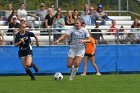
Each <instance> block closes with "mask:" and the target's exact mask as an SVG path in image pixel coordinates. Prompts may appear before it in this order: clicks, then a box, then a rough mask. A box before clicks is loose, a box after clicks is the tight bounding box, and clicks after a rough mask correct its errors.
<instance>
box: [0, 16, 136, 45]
mask: <svg viewBox="0 0 140 93" xmlns="http://www.w3.org/2000/svg"><path fill="white" fill-rule="evenodd" d="M109 18H111V19H113V20H116V27H117V28H120V26H123V27H124V29H127V30H125V31H126V32H129V31H130V28H131V25H132V24H133V20H132V19H131V16H109ZM33 20H35V19H34V18H33V17H30V16H28V21H33ZM34 25H35V27H38V26H39V25H41V22H40V21H34ZM110 26H111V21H106V25H105V26H99V28H100V29H101V30H102V32H103V34H104V39H105V40H115V36H114V35H108V34H106V32H108V30H109V28H110ZM40 27H41V26H40ZM70 27H72V26H65V29H69V28H70ZM86 28H87V29H89V30H91V29H94V28H95V26H86ZM0 29H1V32H2V33H3V35H4V41H12V40H13V37H12V36H6V33H7V30H8V26H7V25H6V22H4V21H0ZM40 29H41V28H40ZM32 32H33V33H35V34H36V35H38V36H39V35H40V34H41V32H40V30H32ZM39 40H40V41H43V42H44V41H49V36H41V35H40V36H39ZM51 40H53V37H52V36H51ZM43 44H44V43H43Z"/></svg>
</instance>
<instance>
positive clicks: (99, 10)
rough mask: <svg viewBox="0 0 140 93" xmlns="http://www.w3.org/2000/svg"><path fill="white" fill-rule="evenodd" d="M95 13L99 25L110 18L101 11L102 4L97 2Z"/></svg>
mask: <svg viewBox="0 0 140 93" xmlns="http://www.w3.org/2000/svg"><path fill="white" fill-rule="evenodd" d="M96 14H97V16H98V20H100V21H101V22H100V25H105V21H110V20H111V19H110V18H109V17H108V16H107V14H106V13H105V12H104V11H103V6H102V5H101V4H99V5H98V6H97V11H96Z"/></svg>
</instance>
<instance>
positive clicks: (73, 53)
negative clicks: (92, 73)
mask: <svg viewBox="0 0 140 93" xmlns="http://www.w3.org/2000/svg"><path fill="white" fill-rule="evenodd" d="M84 54H85V48H79V49H78V48H70V49H69V53H68V56H69V57H72V58H75V56H81V57H83V56H84Z"/></svg>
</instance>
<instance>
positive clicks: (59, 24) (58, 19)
mask: <svg viewBox="0 0 140 93" xmlns="http://www.w3.org/2000/svg"><path fill="white" fill-rule="evenodd" d="M64 25H65V21H64V19H63V18H62V15H61V14H60V13H56V15H55V18H54V20H53V27H54V28H64ZM61 31H62V30H54V32H55V33H54V41H55V40H57V39H58V38H59V37H60V36H61V34H56V33H58V32H61Z"/></svg>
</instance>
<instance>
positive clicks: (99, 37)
mask: <svg viewBox="0 0 140 93" xmlns="http://www.w3.org/2000/svg"><path fill="white" fill-rule="evenodd" d="M95 25H96V27H95V28H96V29H92V30H91V37H93V38H94V39H95V42H96V44H99V43H100V40H101V38H102V41H103V40H104V37H103V34H102V33H101V32H102V31H101V30H100V29H99V22H96V24H95ZM92 32H100V33H92Z"/></svg>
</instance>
